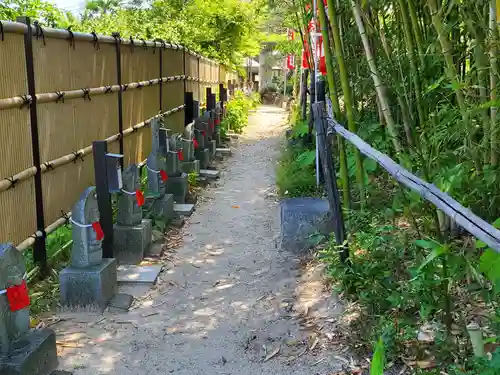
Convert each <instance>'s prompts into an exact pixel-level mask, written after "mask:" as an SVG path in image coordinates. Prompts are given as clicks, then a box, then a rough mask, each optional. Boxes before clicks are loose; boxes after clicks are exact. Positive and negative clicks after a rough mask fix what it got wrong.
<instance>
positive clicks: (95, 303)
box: [59, 258, 118, 311]
mask: <svg viewBox="0 0 500 375" xmlns="http://www.w3.org/2000/svg"><path fill="white" fill-rule="evenodd" d="M59 282H60V284H61V305H62V306H65V307H69V308H85V307H95V308H98V309H100V310H101V311H104V309H105V308H106V306H107V305H108V302H109V301H110V300H111V298H113V297H114V295H115V294H116V290H117V285H118V283H117V273H116V259H114V258H112V259H103V260H102V263H101V264H99V265H98V266H94V267H88V268H73V267H67V268H65V269H63V270H62V271H61V273H60V274H59Z"/></svg>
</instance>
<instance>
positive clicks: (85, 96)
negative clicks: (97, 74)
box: [81, 89, 92, 102]
mask: <svg viewBox="0 0 500 375" xmlns="http://www.w3.org/2000/svg"><path fill="white" fill-rule="evenodd" d="M81 90H82V91H83V100H88V101H89V102H90V101H91V100H92V99H91V98H90V89H81Z"/></svg>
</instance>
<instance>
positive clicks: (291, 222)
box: [280, 198, 334, 253]
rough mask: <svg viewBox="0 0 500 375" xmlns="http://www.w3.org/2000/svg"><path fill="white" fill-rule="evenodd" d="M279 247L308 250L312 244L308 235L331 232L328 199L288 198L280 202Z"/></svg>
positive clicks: (331, 224) (297, 251) (301, 250)
mask: <svg viewBox="0 0 500 375" xmlns="http://www.w3.org/2000/svg"><path fill="white" fill-rule="evenodd" d="M280 216H281V234H280V247H281V249H282V250H289V251H293V252H296V253H303V252H306V251H308V250H309V249H310V248H311V247H312V246H313V245H314V244H312V243H311V239H310V236H311V235H312V234H315V233H320V234H323V235H325V236H328V235H330V234H331V233H332V232H333V229H334V224H333V220H332V217H331V215H330V207H329V205H328V201H327V200H326V199H322V198H289V199H283V200H282V201H281V202H280Z"/></svg>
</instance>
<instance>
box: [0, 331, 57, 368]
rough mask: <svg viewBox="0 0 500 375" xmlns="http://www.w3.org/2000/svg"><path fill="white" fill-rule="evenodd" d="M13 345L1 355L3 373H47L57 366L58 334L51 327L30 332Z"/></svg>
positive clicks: (0, 364)
mask: <svg viewBox="0 0 500 375" xmlns="http://www.w3.org/2000/svg"><path fill="white" fill-rule="evenodd" d="M12 347H13V349H12V351H11V352H10V353H9V354H8V356H6V357H4V358H1V357H0V374H1V375H47V374H49V373H50V372H52V371H53V370H55V369H56V367H57V349H56V334H55V333H54V331H53V330H51V329H49V328H45V329H42V330H32V331H30V332H28V333H27V334H26V335H24V336H23V337H21V338H20V339H19V340H17V341H15V342H13V343H12Z"/></svg>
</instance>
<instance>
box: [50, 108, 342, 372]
mask: <svg viewBox="0 0 500 375" xmlns="http://www.w3.org/2000/svg"><path fill="white" fill-rule="evenodd" d="M285 121H286V113H285V112H284V111H282V110H280V109H278V108H275V107H261V108H259V110H257V111H256V112H255V113H253V114H252V115H251V119H250V125H249V127H248V128H247V129H246V132H245V134H244V135H243V136H242V137H240V140H239V143H240V144H239V145H238V146H237V147H235V149H234V150H233V156H231V157H229V158H228V160H227V161H226V162H225V163H224V164H223V165H222V166H221V169H222V170H223V174H222V178H221V180H220V181H219V182H218V183H217V184H216V186H215V187H212V188H209V189H208V190H207V191H206V192H205V193H203V198H202V199H201V202H200V204H199V206H198V207H197V210H196V212H195V213H194V215H193V216H192V217H191V218H190V219H189V222H188V224H187V225H186V227H185V229H184V244H183V246H181V247H180V248H179V249H177V250H176V251H175V253H173V254H171V258H170V259H169V261H168V262H167V263H166V270H165V272H164V273H163V274H162V276H161V278H160V280H159V282H158V285H157V286H156V287H155V288H154V290H152V291H149V292H148V293H149V294H148V297H149V298H145V299H144V301H143V302H142V304H141V305H140V306H139V308H137V309H135V310H132V311H130V312H129V313H127V314H111V313H105V317H106V319H104V320H102V318H101V317H97V316H92V315H90V314H86V315H85V316H83V315H82V316H81V317H79V319H80V320H76V319H75V317H74V315H73V316H72V319H71V320H68V321H67V322H63V323H59V324H58V325H57V327H58V328H57V331H58V340H63V342H65V343H71V342H73V343H77V344H76V345H75V346H78V347H76V348H71V345H69V344H68V345H66V346H65V347H62V348H60V349H61V352H60V363H61V366H60V368H61V369H64V370H69V371H73V372H74V374H75V375H97V374H116V375H118V374H120V375H126V374H131V375H132V374H148V375H154V374H170V373H173V374H182V375H188V374H189V375H198V374H199V375H202V374H203V375H212V374H213V375H215V374H227V375H229V374H232V375H258V374H266V375H268V374H272V375H294V374H304V375H305V374H308V375H309V374H311V375H314V374H320V375H330V374H335V373H336V371H335V370H338V369H339V363H338V360H336V359H335V358H338V357H335V356H334V353H333V352H332V351H331V350H330V349H328V348H327V347H326V346H325V345H324V342H323V339H322V340H321V341H319V339H316V336H315V335H314V334H313V333H312V331H313V330H312V329H309V330H308V329H305V328H304V322H307V319H304V317H303V315H304V314H305V315H308V314H311V313H310V311H309V307H310V306H313V303H309V305H307V303H308V302H307V301H309V302H310V301H312V300H317V299H324V291H323V290H322V289H323V288H322V285H321V283H320V282H319V281H318V280H313V281H311V280H308V281H307V282H309V283H310V284H306V285H307V287H306V288H304V285H302V289H300V288H299V289H297V288H298V287H299V286H300V281H299V278H300V276H301V275H302V274H303V269H302V268H301V267H300V264H299V262H298V260H297V259H294V257H293V256H292V255H291V254H288V253H286V252H280V251H279V250H278V249H277V248H276V242H277V236H278V233H279V213H278V202H277V197H276V195H275V187H274V183H275V177H274V170H275V165H276V164H275V163H276V162H275V159H276V157H277V155H278V151H279V143H280V139H281V136H282V134H283V131H284V125H285ZM301 290H302V292H301ZM303 292H305V296H304V295H303V296H302V297H301V296H298V295H297V293H298V294H301V293H302V294H303ZM137 293H138V291H137V290H136V293H135V294H137ZM141 293H143V294H144V291H142V292H141ZM300 298H305V300H306V302H305V303H304V302H303V301H302V302H300V305H301V306H302V307H301V308H302V309H304V308H305V311H302V313H301V314H302V318H301V317H300V316H301V315H300V314H299V312H298V311H297V310H298V308H297V303H298V302H297V301H298V300H299V299H300ZM306 305H307V306H308V307H304V306H306ZM79 315H80V314H79ZM301 319H302V320H301ZM89 322H91V323H89ZM92 322H93V323H92ZM299 323H301V324H299ZM306 325H307V324H306ZM266 357H267V358H266ZM266 359H267V361H266Z"/></svg>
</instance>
